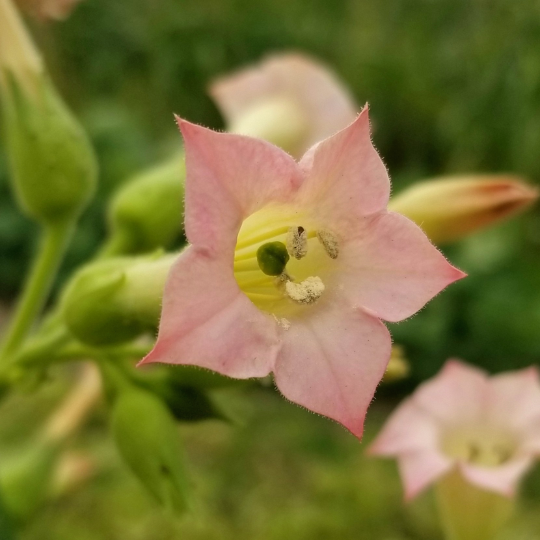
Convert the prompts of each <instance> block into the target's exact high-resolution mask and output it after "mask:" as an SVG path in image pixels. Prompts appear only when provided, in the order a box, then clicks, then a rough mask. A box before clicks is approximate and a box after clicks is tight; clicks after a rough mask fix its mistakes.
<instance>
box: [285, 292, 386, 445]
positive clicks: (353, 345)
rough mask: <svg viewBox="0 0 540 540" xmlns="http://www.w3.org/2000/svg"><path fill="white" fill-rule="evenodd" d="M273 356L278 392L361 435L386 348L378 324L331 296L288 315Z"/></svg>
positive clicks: (382, 369) (374, 319)
mask: <svg viewBox="0 0 540 540" xmlns="http://www.w3.org/2000/svg"><path fill="white" fill-rule="evenodd" d="M283 340H284V343H283V347H282V349H281V352H280V354H279V356H278V359H277V361H276V368H275V380H276V384H277V387H278V388H279V390H280V391H281V392H282V394H283V395H284V396H285V397H286V398H288V399H290V400H291V401H293V402H294V403H297V404H299V405H302V406H304V407H306V408H308V409H310V410H312V411H314V412H316V413H319V414H322V415H324V416H327V417H329V418H332V419H334V420H336V421H338V422H339V423H341V424H343V425H344V426H345V427H346V428H347V429H349V430H350V431H351V432H352V433H353V434H354V435H356V436H357V437H361V436H362V432H363V428H364V418H365V415H366V411H367V408H368V406H369V404H370V402H371V400H372V399H373V395H374V393H375V389H376V387H377V385H378V384H379V382H380V380H381V378H382V376H383V375H384V371H385V369H386V365H387V364H388V360H389V358H390V352H391V340H390V335H389V333H388V330H387V329H386V327H385V326H384V324H383V323H382V322H381V321H379V320H378V319H376V318H375V317H372V316H371V315H369V314H367V313H365V312H363V311H361V310H352V309H351V308H347V307H346V306H343V305H340V304H339V302H337V301H334V303H333V304H332V305H329V303H326V304H325V305H324V306H321V307H318V308H317V309H316V311H314V313H313V314H312V315H311V316H309V317H308V316H306V317H305V318H302V319H301V320H298V321H291V327H290V328H289V329H288V330H287V331H285V332H284V336H283Z"/></svg>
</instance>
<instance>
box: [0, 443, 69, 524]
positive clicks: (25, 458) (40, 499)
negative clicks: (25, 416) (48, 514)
mask: <svg viewBox="0 0 540 540" xmlns="http://www.w3.org/2000/svg"><path fill="white" fill-rule="evenodd" d="M60 452H61V445H60V444H59V443H58V442H56V441H49V440H45V439H43V440H40V441H38V442H37V443H34V444H32V445H29V446H28V448H27V450H25V451H24V452H23V453H18V454H17V455H16V456H13V457H12V458H11V459H7V460H5V461H4V463H3V464H2V468H1V469H0V487H1V491H2V496H3V502H4V506H5V508H6V510H7V511H8V513H9V514H10V515H11V516H12V517H14V518H16V519H18V520H25V519H26V518H28V517H29V516H30V515H31V514H33V513H34V512H35V511H36V510H37V509H38V508H39V507H40V506H41V505H42V504H43V503H44V502H45V501H46V500H47V497H48V495H49V492H50V488H51V484H52V478H53V476H54V473H55V470H56V464H57V461H58V456H59V455H60Z"/></svg>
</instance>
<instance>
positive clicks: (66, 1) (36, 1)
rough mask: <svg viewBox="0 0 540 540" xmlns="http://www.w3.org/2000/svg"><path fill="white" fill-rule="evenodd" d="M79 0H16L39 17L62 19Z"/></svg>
mask: <svg viewBox="0 0 540 540" xmlns="http://www.w3.org/2000/svg"><path fill="white" fill-rule="evenodd" d="M79 2H81V0H17V3H18V4H19V5H20V6H21V7H22V8H23V9H24V10H25V11H27V12H28V13H30V14H32V15H34V16H36V17H38V18H40V19H56V20H62V19H65V18H67V17H68V16H69V14H70V13H71V12H72V11H73V9H74V8H75V6H76V5H77V4H78V3H79Z"/></svg>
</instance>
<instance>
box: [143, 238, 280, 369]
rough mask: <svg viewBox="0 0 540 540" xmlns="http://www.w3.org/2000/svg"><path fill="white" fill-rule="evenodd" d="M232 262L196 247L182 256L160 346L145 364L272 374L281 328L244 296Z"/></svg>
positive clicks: (167, 298) (168, 288)
mask: <svg viewBox="0 0 540 540" xmlns="http://www.w3.org/2000/svg"><path fill="white" fill-rule="evenodd" d="M230 260H232V253H231V254H230ZM230 260H228V259H227V257H226V256H223V257H216V256H214V255H213V254H208V253H206V252H205V251H203V250H199V249H197V248H195V247H193V246H192V247H189V248H187V250H186V251H184V252H183V253H182V255H180V257H179V258H178V260H177V262H176V263H175V264H174V266H173V268H172V269H171V272H170V274H169V277H168V280H167V284H166V285H165V294H164V296H163V309H162V315H161V323H160V328H159V334H158V340H157V343H156V345H155V347H154V349H153V350H152V351H151V352H150V354H149V355H148V356H146V358H144V359H143V360H142V362H141V364H147V363H151V362H163V363H166V364H182V365H196V366H200V367H205V368H208V369H212V370H214V371H217V372H219V373H221V374H223V375H228V376H230V377H236V378H240V379H245V378H249V377H263V376H265V375H268V374H269V373H270V371H271V370H272V368H273V366H274V361H275V357H276V354H277V351H278V350H279V346H280V340H279V337H278V333H277V325H276V324H275V322H274V321H273V319H272V318H271V316H270V315H267V314H265V313H263V312H261V311H259V310H258V309H257V308H256V307H255V306H254V305H253V304H252V303H251V302H250V301H249V300H248V299H247V297H246V296H245V295H244V294H243V293H242V292H241V291H240V289H239V288H238V285H237V284H236V281H235V279H234V276H233V270H232V265H231V263H230Z"/></svg>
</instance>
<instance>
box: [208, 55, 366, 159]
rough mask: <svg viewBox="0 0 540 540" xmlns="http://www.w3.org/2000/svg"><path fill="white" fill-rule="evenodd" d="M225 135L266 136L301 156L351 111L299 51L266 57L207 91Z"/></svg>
mask: <svg viewBox="0 0 540 540" xmlns="http://www.w3.org/2000/svg"><path fill="white" fill-rule="evenodd" d="M210 95H211V96H212V97H213V99H214V100H215V102H216V103H217V105H218V107H219V108H220V110H221V112H222V113H223V115H224V117H225V119H226V120H227V124H228V129H229V131H232V132H236V133H242V134H244V135H253V136H258V137H261V138H266V139H268V140H270V141H271V142H273V143H275V144H277V145H278V146H282V147H283V148H286V150H287V151H289V152H290V153H292V154H293V155H295V156H298V157H300V156H302V154H303V153H304V152H305V151H306V150H308V148H310V147H311V146H312V145H314V144H315V143H317V142H319V141H321V140H322V139H325V138H326V137H329V136H330V135H332V134H334V133H335V132H336V131H339V130H340V129H343V128H344V127H346V126H347V125H349V124H350V123H351V122H352V121H353V120H354V119H355V118H356V112H357V110H358V109H357V107H356V104H355V103H354V100H353V99H352V97H351V95H350V93H349V92H348V90H347V89H346V88H345V86H344V85H343V84H342V83H341V82H340V81H339V80H338V79H337V77H336V76H335V75H334V73H332V71H331V70H330V69H329V68H328V67H326V66H324V65H323V64H320V63H319V62H317V61H315V60H313V59H312V58H309V57H308V56H305V55H303V54H299V53H287V54H282V55H274V56H270V57H268V58H266V59H265V60H264V61H262V62H260V63H259V64H257V65H255V66H250V67H248V68H245V69H242V70H240V71H238V72H236V73H233V74H232V75H227V76H225V77H222V78H220V79H218V80H217V81H215V82H214V83H213V84H212V85H211V87H210Z"/></svg>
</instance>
